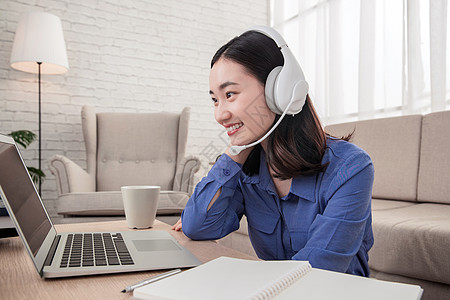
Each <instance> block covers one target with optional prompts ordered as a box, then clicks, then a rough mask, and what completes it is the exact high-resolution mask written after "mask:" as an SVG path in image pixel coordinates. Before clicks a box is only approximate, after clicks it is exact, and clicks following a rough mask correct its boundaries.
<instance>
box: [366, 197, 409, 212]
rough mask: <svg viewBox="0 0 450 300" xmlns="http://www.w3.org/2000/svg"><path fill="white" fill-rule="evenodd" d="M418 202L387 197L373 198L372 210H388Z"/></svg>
mask: <svg viewBox="0 0 450 300" xmlns="http://www.w3.org/2000/svg"><path fill="white" fill-rule="evenodd" d="M415 204H417V203H416V202H408V201H395V200H385V199H372V211H374V210H388V209H394V208H400V207H406V206H411V205H415Z"/></svg>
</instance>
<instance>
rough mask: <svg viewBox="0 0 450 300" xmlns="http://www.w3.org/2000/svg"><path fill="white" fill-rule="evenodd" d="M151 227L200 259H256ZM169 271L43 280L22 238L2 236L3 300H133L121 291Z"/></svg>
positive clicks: (84, 226) (118, 227) (89, 226)
mask: <svg viewBox="0 0 450 300" xmlns="http://www.w3.org/2000/svg"><path fill="white" fill-rule="evenodd" d="M56 229H57V231H58V232H65V231H74V232H75V231H78V232H84V231H125V230H130V229H128V228H127V225H126V222H125V221H112V222H96V223H78V224H60V225H56ZM150 230H164V231H167V232H169V233H170V234H171V235H172V236H173V237H175V238H176V239H177V240H178V242H179V243H180V244H181V245H182V246H184V247H185V248H187V249H189V251H191V252H192V253H193V254H194V255H195V256H196V257H197V258H198V259H199V260H201V261H202V262H207V261H210V260H212V259H215V258H217V257H220V256H229V257H235V258H244V259H253V260H254V259H255V258H254V257H252V256H249V255H247V254H244V253H242V252H239V251H236V250H233V249H230V248H227V247H224V246H222V245H219V244H218V243H216V242H214V241H192V240H190V239H189V238H187V237H186V236H185V235H184V234H183V233H182V232H176V231H173V230H171V228H170V226H169V225H167V224H165V223H162V222H159V221H155V224H154V227H153V228H152V229H150ZM163 272H165V271H149V272H137V273H122V274H111V275H95V276H85V277H72V278H63V279H42V278H40V277H39V275H38V273H37V271H36V269H35V268H34V265H33V262H32V261H31V259H30V257H29V256H28V254H27V252H26V250H25V248H24V247H23V244H22V241H21V240H20V238H19V237H12V238H6V239H0V298H1V299H131V293H130V294H123V293H121V292H120V291H121V290H122V289H123V288H124V287H126V286H128V285H131V284H134V283H136V282H138V281H141V280H143V279H146V278H148V277H150V276H153V275H156V274H159V273H163Z"/></svg>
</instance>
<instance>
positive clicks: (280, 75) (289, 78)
mask: <svg viewBox="0 0 450 300" xmlns="http://www.w3.org/2000/svg"><path fill="white" fill-rule="evenodd" d="M247 31H257V32H259V33H262V34H264V35H266V36H268V37H269V38H271V39H272V40H273V41H274V42H275V43H276V44H277V46H278V48H279V49H280V51H281V54H282V55H283V58H284V65H283V66H278V67H275V68H274V69H273V70H272V71H271V72H270V73H269V75H268V76H267V79H266V84H265V97H266V103H267V106H268V107H269V109H270V110H271V111H273V112H274V113H276V114H278V115H279V114H281V117H280V118H279V119H278V121H277V122H276V123H275V125H274V126H273V127H272V128H271V129H270V130H269V131H268V132H267V133H266V134H265V135H264V136H263V137H262V138H260V139H259V140H257V141H256V142H253V143H251V144H249V145H243V146H231V147H230V150H229V151H230V154H231V155H233V156H234V155H238V154H239V153H240V152H241V151H242V150H244V149H247V148H250V147H253V146H255V145H257V144H259V143H261V142H262V141H264V140H265V139H266V138H267V137H268V136H269V135H270V134H271V133H272V132H273V131H274V130H275V128H277V126H278V125H279V124H280V123H281V121H282V120H283V118H284V116H285V115H286V114H289V115H295V114H298V113H299V112H300V111H301V110H302V108H303V105H304V104H305V101H306V96H307V94H308V89H309V85H308V83H307V82H306V80H305V76H304V75H303V71H302V68H301V67H300V65H299V64H298V62H297V60H296V59H295V57H294V54H293V53H292V51H291V50H290V49H289V47H288V46H287V43H286V41H285V40H284V39H283V37H282V36H281V35H280V34H279V33H278V32H277V31H276V30H275V29H273V28H270V27H266V26H254V27H251V28H249V29H248V30H247ZM288 101H289V102H288Z"/></svg>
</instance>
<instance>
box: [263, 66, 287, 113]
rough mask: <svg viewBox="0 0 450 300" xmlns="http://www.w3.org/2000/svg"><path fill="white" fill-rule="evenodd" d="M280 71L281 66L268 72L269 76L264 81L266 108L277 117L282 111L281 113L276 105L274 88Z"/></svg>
mask: <svg viewBox="0 0 450 300" xmlns="http://www.w3.org/2000/svg"><path fill="white" fill-rule="evenodd" d="M282 69H283V67H282V66H278V67H275V68H274V69H273V70H272V71H270V73H269V76H267V79H266V87H265V95H266V103H267V106H268V107H269V109H270V110H271V111H273V112H274V113H276V114H278V115H280V114H282V113H283V111H281V110H280V109H279V108H278V107H277V105H276V103H277V99H276V95H275V86H276V83H277V80H278V75H279V74H280V72H281V70H282Z"/></svg>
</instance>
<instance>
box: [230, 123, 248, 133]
mask: <svg viewBox="0 0 450 300" xmlns="http://www.w3.org/2000/svg"><path fill="white" fill-rule="evenodd" d="M242 126H244V123H237V124H235V125H233V126H230V127H227V128H226V130H227V134H228V136H230V135H233V134H235V133H236V132H237V131H238V130H239V129H240V128H241V127H242Z"/></svg>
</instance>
